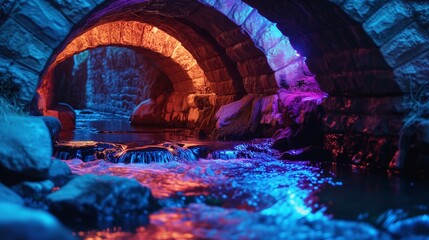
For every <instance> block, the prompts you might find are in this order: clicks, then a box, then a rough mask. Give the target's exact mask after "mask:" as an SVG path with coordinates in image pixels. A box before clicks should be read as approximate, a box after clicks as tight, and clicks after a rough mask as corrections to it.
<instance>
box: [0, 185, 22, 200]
mask: <svg viewBox="0 0 429 240" xmlns="http://www.w3.org/2000/svg"><path fill="white" fill-rule="evenodd" d="M1 202H9V203H14V204H18V205H23V204H24V199H22V197H21V196H19V195H18V194H16V193H15V192H14V191H12V190H11V189H9V188H8V187H6V186H5V185H3V184H2V183H0V204H1Z"/></svg>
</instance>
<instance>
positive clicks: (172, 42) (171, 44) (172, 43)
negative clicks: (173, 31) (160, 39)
mask: <svg viewBox="0 0 429 240" xmlns="http://www.w3.org/2000/svg"><path fill="white" fill-rule="evenodd" d="M179 47H181V46H180V42H179V41H177V40H176V39H174V38H172V37H171V36H167V37H166V38H165V40H164V45H162V50H161V54H162V55H164V56H166V57H171V55H173V52H174V51H175V50H176V49H177V48H179Z"/></svg>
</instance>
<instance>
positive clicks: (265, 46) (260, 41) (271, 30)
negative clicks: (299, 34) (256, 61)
mask: <svg viewBox="0 0 429 240" xmlns="http://www.w3.org/2000/svg"><path fill="white" fill-rule="evenodd" d="M282 40H283V41H284V37H283V33H282V32H280V30H279V29H278V28H277V26H276V24H274V23H272V24H270V25H268V26H267V27H266V28H265V29H264V30H261V34H260V35H259V37H258V38H257V41H256V44H257V45H258V47H259V49H262V51H264V52H265V53H267V52H268V51H269V50H270V49H271V48H273V47H275V46H276V45H278V44H279V43H280V41H282Z"/></svg>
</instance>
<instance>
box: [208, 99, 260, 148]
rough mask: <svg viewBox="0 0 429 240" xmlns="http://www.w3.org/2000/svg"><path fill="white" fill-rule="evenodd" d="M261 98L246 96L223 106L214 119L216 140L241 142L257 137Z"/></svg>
mask: <svg viewBox="0 0 429 240" xmlns="http://www.w3.org/2000/svg"><path fill="white" fill-rule="evenodd" d="M260 100H261V98H257V97H255V96H252V95H247V96H245V97H243V98H242V99H240V100H238V101H235V102H232V103H229V104H226V105H223V106H221V107H220V108H219V110H218V111H217V113H216V115H215V117H216V119H217V122H216V131H215V135H216V137H217V138H218V139H224V140H243V139H251V138H254V137H257V135H258V130H259V126H260V125H259V120H260V118H261V116H260V115H261V112H260V110H261V101H260Z"/></svg>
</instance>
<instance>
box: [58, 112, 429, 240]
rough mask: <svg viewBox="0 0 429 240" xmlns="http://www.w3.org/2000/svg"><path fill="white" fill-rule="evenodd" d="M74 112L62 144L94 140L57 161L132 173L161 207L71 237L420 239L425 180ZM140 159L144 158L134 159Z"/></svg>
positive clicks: (428, 204)
mask: <svg viewBox="0 0 429 240" xmlns="http://www.w3.org/2000/svg"><path fill="white" fill-rule="evenodd" d="M79 116H80V117H79V119H80V121H79V122H78V124H77V129H76V131H74V133H73V134H71V133H65V134H63V135H62V137H63V140H64V141H65V142H64V143H63V146H68V147H70V146H80V147H82V146H93V147H92V148H91V149H90V150H91V151H89V150H88V151H87V152H86V153H87V154H86V155H85V153H83V152H79V153H78V154H76V152H74V153H73V154H75V155H73V154H72V155H73V156H65V155H62V156H63V157H64V158H71V160H67V161H66V162H67V163H68V164H69V166H70V167H71V169H72V171H73V172H74V173H76V174H85V173H95V174H109V175H115V176H121V177H127V178H135V179H137V180H138V181H139V182H140V183H141V184H142V185H144V186H146V187H149V188H150V189H151V190H152V193H153V195H154V196H155V197H156V198H158V199H160V200H159V201H160V204H161V206H162V209H161V210H159V211H157V212H154V213H152V214H151V215H150V224H149V225H146V226H136V227H132V228H129V227H127V226H121V227H116V228H108V229H94V230H89V231H77V232H76V233H75V234H76V235H77V236H79V237H82V238H85V239H107V238H108V239H346V238H348V239H391V238H410V239H415V238H420V239H427V238H429V215H428V214H429V191H428V189H429V188H428V187H429V184H428V183H427V182H424V181H415V180H410V179H406V178H403V177H400V176H395V175H389V174H387V173H370V172H367V171H362V170H359V169H354V168H351V167H339V166H336V165H332V164H330V163H324V164H322V163H311V162H305V161H301V162H293V161H285V160H278V159H277V158H276V156H277V155H276V153H275V152H273V151H271V150H270V149H269V144H270V141H269V140H257V141H252V142H219V141H209V140H207V141H203V140H198V139H195V138H189V137H186V134H184V132H182V131H181V130H169V131H165V130H159V129H158V130H155V129H134V128H131V127H129V125H128V123H127V121H126V119H119V118H111V119H109V118H106V117H104V115H96V114H86V115H82V114H80V115H79ZM89 141H91V142H89ZM99 142H103V144H104V145H103V144H101V145H100V143H99ZM106 143H108V144H106ZM67 144H68V145H67ZM97 144H98V145H97ZM94 146H97V149H98V150H97V149H96V150H94ZM148 148H149V150H147V149H148ZM81 149H82V148H81ZM106 149H109V150H108V151H106ZM127 149H128V150H130V149H131V150H133V151H127ZM162 149H164V150H162ZM165 149H167V150H165ZM153 150H155V153H153V152H154V151H153ZM109 151H112V152H116V153H118V152H119V153H120V154H119V155H117V154H116V155H115V156H114V157H112V159H116V160H110V161H106V160H100V159H98V160H97V158H104V159H108V160H109V159H110V158H109V157H108V156H110V155H109ZM190 151H192V152H190ZM60 152H61V151H57V154H60V155H61V154H64V153H60ZM69 152H70V151H69ZM101 152H102V153H101ZM147 152H149V155H148V154H147ZM79 154H81V155H79ZM126 154H128V157H127V155H126ZM139 154H140V155H139ZM151 154H152V155H151ZM191 155H192V156H193V157H190V156H191ZM76 156H80V157H81V158H80V159H78V158H75V157H76ZM88 156H92V157H88ZM118 156H122V158H121V157H118ZM132 156H134V158H133V157H132ZM139 156H140V157H139ZM196 156H198V158H197V157H196ZM147 157H149V159H151V160H150V161H146V163H143V162H145V161H144V160H141V159H147ZM120 159H122V160H120ZM159 159H161V160H159ZM162 159H167V160H162Z"/></svg>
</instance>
